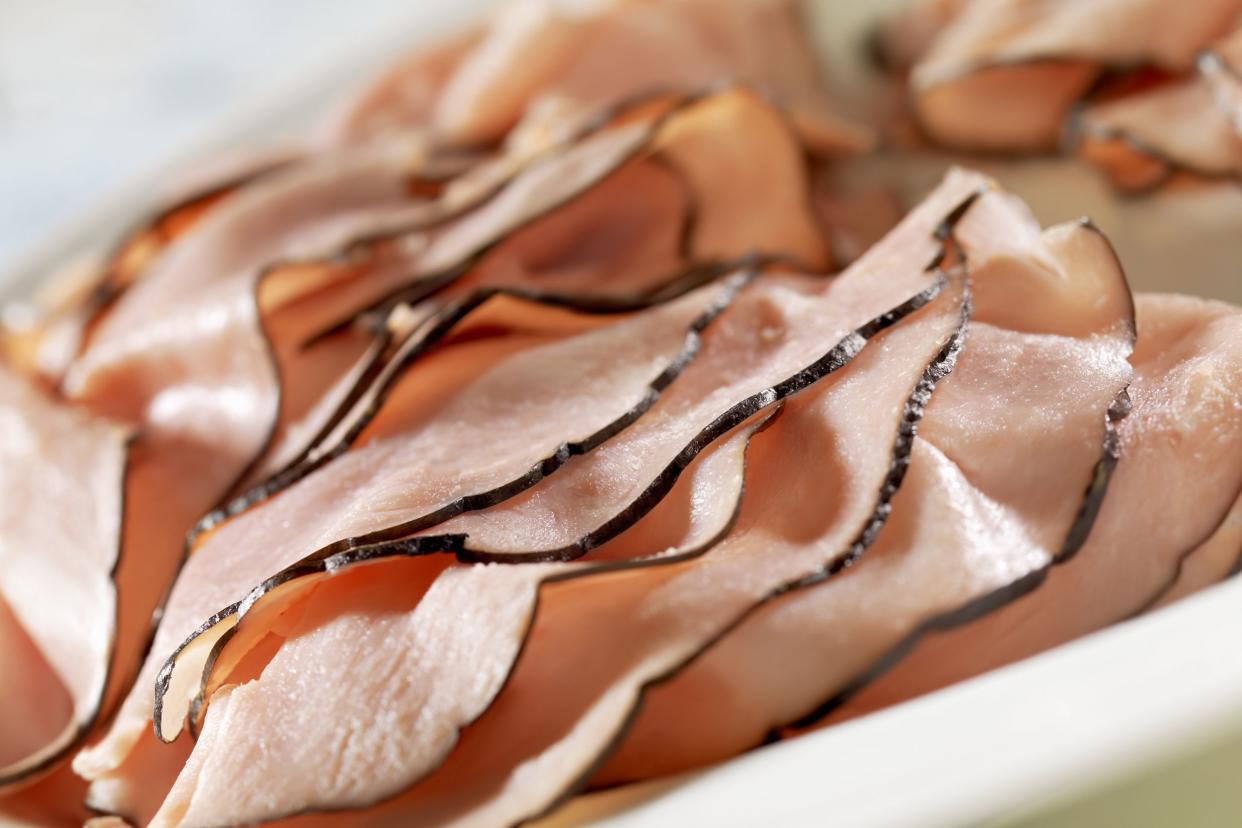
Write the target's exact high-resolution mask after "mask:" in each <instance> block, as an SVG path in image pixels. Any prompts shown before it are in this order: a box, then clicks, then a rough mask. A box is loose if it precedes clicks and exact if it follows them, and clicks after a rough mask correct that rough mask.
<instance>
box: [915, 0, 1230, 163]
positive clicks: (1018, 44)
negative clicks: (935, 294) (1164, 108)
mask: <svg viewBox="0 0 1242 828" xmlns="http://www.w3.org/2000/svg"><path fill="white" fill-rule="evenodd" d="M1239 12H1242V4H1239V2H1238V0H1207V2H1204V3H1201V4H1198V5H1197V6H1196V7H1195V13H1193V14H1188V13H1186V12H1185V10H1184V9H1181V8H1179V7H1178V6H1177V5H1175V4H1170V3H1167V2H1165V0H1090V1H1089V2H1080V0H1057V1H1056V2H1052V3H1048V2H1037V1H1036V0H973V2H969V3H967V5H966V6H965V7H964V8H963V9H962V10H961V12H960V13H959V14H958V15H957V16H956V17H955V18H954V19H953V21H952V22H951V23H950V24H949V25H948V26H947V27H946V28H945V29H944V31H943V32H942V33H941V35H940V36H939V37H938V38H937V39H936V41H935V43H934V45H933V46H932V48H931V50H930V51H929V52H928V53H927V54H926V55H925V57H924V58H923V60H922V61H920V62H919V63H918V64H917V65H916V66H915V67H914V70H913V72H912V75H911V86H912V93H913V95H914V101H915V106H916V109H917V110H918V114H919V118H920V121H921V123H922V125H923V127H924V128H925V129H926V130H927V132H928V133H929V134H930V135H931V137H933V138H934V139H935V140H936V141H938V142H941V143H944V144H947V145H949V146H952V147H955V148H959V149H966V150H983V151H1031V150H1036V151H1038V150H1049V149H1052V148H1053V147H1055V145H1056V142H1057V140H1058V138H1059V136H1060V134H1061V130H1062V124H1063V122H1064V119H1065V116H1066V115H1067V114H1068V113H1069V111H1070V108H1071V107H1072V106H1073V104H1074V103H1075V102H1076V101H1077V100H1078V99H1079V98H1081V97H1082V96H1083V95H1084V93H1086V92H1087V90H1088V89H1089V88H1090V86H1091V84H1092V83H1093V82H1094V81H1095V80H1096V78H1097V77H1099V75H1100V73H1101V72H1102V71H1103V70H1105V69H1109V68H1128V67H1132V66H1138V65H1144V64H1154V65H1157V66H1160V67H1163V68H1166V69H1169V70H1172V71H1185V70H1186V69H1188V68H1189V67H1190V66H1191V65H1192V63H1193V60H1194V58H1195V55H1196V54H1197V53H1198V52H1199V50H1200V49H1202V48H1204V47H1206V46H1208V45H1209V44H1211V43H1212V42H1213V41H1215V40H1216V39H1217V38H1219V37H1221V36H1222V35H1224V34H1225V33H1227V32H1228V31H1229V30H1230V29H1231V28H1232V25H1233V23H1234V22H1235V20H1236V19H1237V17H1238V14H1239ZM1118 21H1124V26H1125V28H1124V35H1122V36H1118V28H1117V27H1118Z"/></svg>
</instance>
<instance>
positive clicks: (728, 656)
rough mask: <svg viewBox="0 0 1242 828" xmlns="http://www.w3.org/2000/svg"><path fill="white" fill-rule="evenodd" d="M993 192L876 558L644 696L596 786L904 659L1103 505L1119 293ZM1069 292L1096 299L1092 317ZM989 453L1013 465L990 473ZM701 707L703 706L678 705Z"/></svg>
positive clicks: (1085, 232) (741, 735)
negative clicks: (972, 295) (952, 353)
mask: <svg viewBox="0 0 1242 828" xmlns="http://www.w3.org/2000/svg"><path fill="white" fill-rule="evenodd" d="M996 198H998V197H997V196H995V195H989V196H985V197H984V198H983V199H982V200H981V203H980V204H979V205H977V206H976V208H975V210H978V212H977V213H976V212H974V211H972V212H971V213H970V214H968V215H967V216H966V218H965V219H964V221H963V223H962V224H961V225H960V226H959V232H960V237H961V239H962V244H963V246H964V247H965V249H966V251H967V253H966V255H967V259H968V261H970V260H971V258H970V257H971V252H972V251H976V258H975V261H977V263H978V264H977V268H976V269H975V270H974V271H973V273H974V276H975V285H976V292H977V296H978V304H977V306H976V309H975V316H974V318H973V319H972V322H971V326H970V331H969V336H968V340H967V346H966V348H965V350H964V352H963V354H962V356H961V359H960V360H959V361H958V365H957V368H956V370H955V371H954V373H953V375H952V376H951V377H949V378H948V379H946V380H945V382H944V384H943V386H942V388H941V389H940V390H939V391H938V392H937V395H936V397H935V399H933V401H932V402H931V403H930V404H929V406H928V410H927V413H926V415H925V417H924V419H923V421H922V422H921V424H920V429H919V435H918V437H917V438H916V439H915V445H914V450H913V454H912V457H911V461H910V470H909V476H908V479H907V481H906V484H905V486H904V487H903V489H902V491H901V492H900V493H898V495H897V496H896V497H895V498H894V500H893V517H892V519H891V521H890V523H889V525H888V526H887V527H886V528H885V530H884V531H883V532H881V534H880V536H879V539H878V540H877V543H876V545H875V547H874V548H873V549H872V550H871V552H870V553H869V554H868V555H867V557H866V558H865V559H864V560H863V561H861V562H860V563H859V564H858V565H857V566H855V567H852V568H851V569H850V570H848V571H846V572H843V573H841V574H840V575H839V576H838V577H835V578H832V579H829V580H828V581H826V582H825V583H822V584H819V585H815V586H812V587H810V588H808V589H805V590H799V591H797V592H794V593H791V594H790V595H788V596H786V597H784V598H781V599H780V600H777V601H773V602H771V603H770V604H769V605H768V606H766V607H764V608H762V609H760V610H759V611H758V612H756V613H754V614H753V615H752V616H751V617H750V618H749V619H748V620H747V621H746V622H745V623H743V624H741V625H740V626H739V627H738V628H737V629H736V630H735V631H733V632H732V633H731V634H730V635H729V636H728V637H727V638H725V639H724V640H723V641H722V642H721V643H720V644H719V645H718V646H717V647H716V648H714V649H713V650H711V651H709V652H708V653H706V654H705V655H704V656H703V657H702V658H701V659H699V660H698V661H697V662H695V663H694V664H692V665H691V666H690V667H689V668H688V669H687V670H685V671H684V672H683V673H681V674H680V675H678V676H677V677H676V678H674V679H672V680H671V681H669V682H668V683H666V684H663V685H661V686H659V687H658V688H656V689H655V690H654V691H653V692H652V693H651V694H650V698H649V702H648V704H647V705H646V706H645V708H644V709H643V710H642V711H641V712H640V713H639V715H638V718H637V720H636V722H635V724H634V727H633V729H632V731H631V733H630V735H629V736H628V737H627V739H626V741H625V742H624V743H623V744H622V746H621V748H620V750H619V751H618V753H617V755H616V756H615V758H614V759H613V760H611V761H610V762H609V763H608V764H607V765H605V766H604V768H603V769H602V770H601V771H600V774H599V776H598V777H597V781H600V782H616V781H622V780H629V779H635V778H641V777H643V776H646V775H649V774H656V773H666V772H671V771H678V770H685V769H687V768H691V767H696V766H699V765H702V764H704V763H707V762H711V761H718V760H720V759H723V758H726V757H728V756H730V755H732V754H734V753H737V752H739V751H741V750H745V749H747V748H750V747H753V746H755V745H757V744H760V743H762V742H763V740H764V739H765V738H768V737H769V736H770V734H772V733H774V732H777V731H778V730H779V729H780V728H781V727H782V726H784V725H787V724H789V723H791V722H794V721H796V720H798V719H800V718H801V717H803V716H805V715H806V714H808V713H811V712H812V711H814V710H815V709H816V707H817V705H818V704H819V703H820V702H822V701H824V700H825V699H834V698H835V697H836V696H837V695H838V694H840V693H842V692H843V691H846V690H848V689H849V688H850V687H851V683H852V682H855V681H856V680H858V679H859V677H860V676H862V677H866V676H867V675H868V673H869V671H870V670H872V669H873V668H874V665H875V664H876V663H882V662H884V661H885V660H891V659H895V658H900V657H901V655H902V654H903V652H904V649H903V648H904V647H906V646H908V644H909V643H910V642H912V641H916V640H917V636H918V634H919V631H920V630H921V627H922V625H923V624H924V623H927V620H928V619H930V618H934V617H937V616H939V615H940V614H942V613H952V612H955V611H957V609H958V608H959V607H961V606H969V605H971V604H972V602H974V601H977V600H980V599H981V598H982V597H984V596H989V595H991V594H993V593H994V592H1002V593H1003V592H1004V591H1005V590H1007V589H1010V588H1012V586H1013V585H1014V584H1015V583H1021V582H1022V581H1023V580H1024V579H1027V578H1029V577H1031V576H1032V574H1033V573H1036V572H1038V571H1039V570H1040V569H1041V568H1042V567H1046V566H1047V565H1048V564H1049V563H1050V562H1051V560H1053V559H1054V558H1055V557H1056V556H1057V555H1059V554H1062V552H1063V550H1065V549H1069V548H1071V547H1072V546H1073V545H1074V544H1077V543H1080V542H1081V537H1080V534H1081V532H1082V531H1083V527H1082V520H1083V518H1082V514H1084V513H1085V514H1087V515H1088V516H1090V515H1091V514H1093V513H1091V512H1090V506H1091V504H1092V503H1093V501H1092V500H1091V499H1090V498H1092V497H1098V496H1101V495H1102V491H1098V489H1097V487H1096V486H1095V484H1094V483H1093V481H1094V480H1095V479H1096V475H1097V474H1098V469H1099V467H1100V464H1101V463H1105V464H1106V463H1107V462H1110V461H1111V455H1105V460H1104V461H1102V460H1101V455H1102V453H1103V452H1105V444H1106V435H1107V434H1108V433H1109V432H1108V431H1107V430H1106V418H1105V412H1106V410H1108V409H1109V407H1110V404H1111V403H1112V401H1113V400H1114V398H1115V396H1116V395H1117V393H1118V392H1119V391H1120V390H1122V389H1123V388H1124V386H1125V384H1126V382H1127V380H1128V379H1129V373H1130V372H1129V365H1128V364H1127V363H1126V361H1125V358H1126V356H1127V354H1128V353H1129V350H1130V341H1131V339H1130V336H1131V333H1130V332H1131V331H1132V324H1133V310H1132V306H1131V304H1130V299H1129V293H1128V289H1127V288H1126V286H1125V282H1124V276H1123V274H1122V273H1121V270H1120V267H1119V265H1118V263H1117V261H1116V258H1115V257H1114V255H1113V253H1112V250H1111V248H1110V247H1109V245H1108V243H1107V242H1106V241H1105V240H1104V239H1103V238H1102V237H1101V236H1100V235H1099V233H1098V232H1097V231H1095V230H1094V229H1092V228H1090V227H1089V226H1086V225H1083V224H1072V225H1066V226H1061V227H1056V228H1053V229H1051V230H1049V231H1047V232H1045V233H1043V234H1040V233H1039V232H1038V226H1037V225H1036V224H1035V223H1034V221H1033V219H1031V218H1030V217H1029V215H1026V214H1024V213H1023V212H1021V211H1018V210H1016V209H1014V208H1012V207H1008V206H1001V205H999V204H998V203H997V202H995V201H992V200H993V199H996ZM988 208H991V209H988ZM999 239H1003V240H1005V242H999V241H997V240H999ZM1006 244H1007V245H1008V246H1009V247H1008V249H1006V248H1005V247H1004V246H1002V245H1006ZM989 247H991V250H989ZM1088 285H1089V286H1090V287H1087V286H1088ZM1019 286H1020V287H1021V289H1020V290H1015V287H1019ZM1080 291H1081V292H1080ZM1083 294H1087V295H1092V296H1099V297H1100V298H1105V297H1107V298H1108V299H1109V300H1110V301H1106V302H1101V303H1100V305H1098V306H1096V307H1090V305H1089V304H1084V303H1083V301H1082V295H1083ZM1001 446H1008V447H1009V448H1008V452H1009V456H1008V459H1006V460H1005V461H1003V462H997V461H996V456H997V453H998V452H1000V451H1001ZM1019 446H1020V447H1021V449H1020V450H1019V449H1018V447H1019ZM1015 452H1016V455H1017V456H1015ZM1017 469H1020V470H1021V472H1020V473H1017V472H1016V471H1015V470H1017ZM1084 490H1086V491H1087V492H1088V500H1087V501H1086V503H1087V504H1088V505H1087V506H1084V495H1083V492H1084ZM1080 510H1086V511H1085V512H1083V511H1080ZM1087 525H1088V526H1089V525H1090V524H1089V522H1088V524H1087ZM914 585H917V587H915V586H914ZM778 660H779V662H780V664H779V666H778V665H777V661H778ZM702 698H710V699H713V703H712V705H710V706H706V705H699V704H695V703H691V702H690V700H691V699H702ZM657 745H658V746H657Z"/></svg>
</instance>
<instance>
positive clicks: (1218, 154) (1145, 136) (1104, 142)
mask: <svg viewBox="0 0 1242 828" xmlns="http://www.w3.org/2000/svg"><path fill="white" fill-rule="evenodd" d="M1077 131H1078V133H1079V146H1078V151H1079V152H1080V153H1082V155H1083V156H1085V157H1086V158H1087V159H1088V160H1090V161H1092V162H1094V163H1096V164H1098V165H1099V166H1100V167H1102V168H1103V169H1104V170H1105V171H1106V172H1107V173H1108V174H1109V175H1110V177H1111V178H1112V179H1113V181H1114V183H1115V184H1117V185H1118V186H1119V187H1121V188H1122V189H1126V190H1145V189H1150V188H1152V187H1155V186H1158V185H1160V184H1163V183H1165V181H1166V180H1167V179H1168V178H1169V176H1170V175H1172V174H1173V173H1174V172H1179V171H1182V172H1189V173H1193V174H1194V175H1196V176H1202V177H1211V178H1226V177H1233V176H1236V175H1238V174H1239V173H1240V172H1242V135H1239V133H1238V132H1237V131H1236V129H1235V128H1234V125H1233V122H1232V121H1231V120H1230V118H1229V116H1228V115H1227V113H1226V112H1225V110H1224V109H1222V108H1221V107H1220V106H1218V105H1217V103H1216V101H1215V99H1214V97H1213V93H1212V90H1211V89H1210V88H1209V86H1208V83H1207V81H1206V80H1205V79H1203V78H1194V79H1192V80H1189V81H1183V82H1179V83H1171V84H1167V85H1164V86H1160V87H1157V88H1156V89H1153V90H1150V91H1147V92H1140V93H1136V94H1133V95H1127V96H1125V97H1122V98H1119V99H1117V100H1115V101H1111V102H1108V103H1104V104H1099V105H1096V106H1092V107H1089V108H1088V109H1086V110H1085V111H1084V112H1083V113H1082V114H1081V115H1080V116H1079V120H1078V122H1077Z"/></svg>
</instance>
